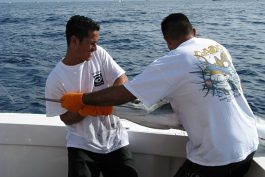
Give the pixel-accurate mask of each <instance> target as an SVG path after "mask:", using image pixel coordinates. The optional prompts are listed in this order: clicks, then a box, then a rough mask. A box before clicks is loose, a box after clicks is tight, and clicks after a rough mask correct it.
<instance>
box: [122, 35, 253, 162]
mask: <svg viewBox="0 0 265 177" xmlns="http://www.w3.org/2000/svg"><path fill="white" fill-rule="evenodd" d="M125 87H126V88H127V89H128V90H129V91H130V92H131V93H132V94H134V95H135V96H136V97H137V98H139V99H140V100H141V101H142V102H143V103H144V104H145V105H146V106H151V105H153V104H155V103H157V102H159V101H160V100H162V99H168V101H170V103H171V105H172V108H173V109H174V112H175V114H176V118H179V121H180V123H181V124H182V125H183V127H184V129H185V130H186V131H187V133H188V136H189V141H188V143H187V146H186V150H187V158H188V159H189V160H191V161H192V162H194V163H197V164H200V165H205V166H220V165H225V164H229V163H232V162H238V161H241V160H243V159H245V158H246V157H247V155H249V154H250V153H251V152H253V151H255V150H256V149H257V146H258V135H257V130H256V126H255V117H254V115H253V113H252V111H251V109H250V107H249V105H248V103H247V101H246V99H245V97H244V95H243V91H242V89H241V85H240V79H239V77H238V75H237V73H236V71H235V68H234V66H233V64H232V59H231V56H230V54H229V53H228V51H227V50H226V49H225V48H224V47H223V46H222V45H220V44H218V43H217V42H215V41H213V40H209V39H202V38H196V37H194V38H192V39H190V40H188V41H186V42H184V43H182V44H181V45H180V46H179V47H178V48H177V49H175V50H172V51H170V52H169V53H168V54H167V55H166V56H164V57H162V58H159V59H157V60H155V61H154V62H153V63H152V64H150V65H149V66H148V67H147V68H146V69H145V70H144V71H143V73H142V74H140V75H138V76H136V77H135V78H134V79H133V80H132V81H130V82H128V83H126V84H125Z"/></svg>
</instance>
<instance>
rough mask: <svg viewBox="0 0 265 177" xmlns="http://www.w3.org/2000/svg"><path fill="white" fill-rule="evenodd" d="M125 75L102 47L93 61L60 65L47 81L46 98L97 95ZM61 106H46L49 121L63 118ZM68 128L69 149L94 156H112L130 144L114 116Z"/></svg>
mask: <svg viewBox="0 0 265 177" xmlns="http://www.w3.org/2000/svg"><path fill="white" fill-rule="evenodd" d="M124 73H125V71H124V70H123V69H122V68H121V67H119V65H118V64H117V63H116V62H115V61H114V60H113V59H112V57H111V56H110V55H109V54H108V53H107V52H106V51H105V50H104V49H103V48H101V47H100V46H97V50H96V51H95V52H93V53H92V56H91V59H90V60H89V61H85V62H83V63H80V64H78V65H74V66H67V65H65V64H63V63H62V61H60V62H59V63H58V64H57V65H56V67H55V68H54V69H53V70H52V72H51V73H50V75H49V76H48V78H47V81H46V88H45V97H47V98H54V99H60V98H61V97H62V96H63V95H64V94H65V93H66V92H84V93H88V92H94V91H98V90H101V89H104V88H107V87H110V86H112V85H113V84H114V82H115V80H116V79H117V78H118V77H120V76H121V75H122V74H124ZM66 111H67V110H66V109H64V108H62V107H61V104H59V103H53V102H46V115H47V116H48V117H51V116H57V115H61V114H64V113H65V112H66ZM66 127H67V137H66V139H67V147H76V148H81V149H85V150H88V151H92V152H95V153H109V152H111V151H114V150H117V149H119V148H121V147H123V146H126V145H128V144H129V141H128V134H127V131H126V130H125V128H124V127H123V126H122V124H121V122H120V120H119V118H118V117H116V116H115V115H110V116H97V117H92V116H87V117H86V118H85V119H83V120H82V121H81V122H78V123H76V124H72V125H66Z"/></svg>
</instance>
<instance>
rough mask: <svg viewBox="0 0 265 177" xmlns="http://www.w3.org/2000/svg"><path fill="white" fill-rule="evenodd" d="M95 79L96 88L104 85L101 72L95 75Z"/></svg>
mask: <svg viewBox="0 0 265 177" xmlns="http://www.w3.org/2000/svg"><path fill="white" fill-rule="evenodd" d="M93 78H94V86H95V87H98V86H100V85H103V84H104V80H103V76H102V74H101V72H100V71H97V72H95V73H93Z"/></svg>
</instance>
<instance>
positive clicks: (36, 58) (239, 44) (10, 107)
mask: <svg viewBox="0 0 265 177" xmlns="http://www.w3.org/2000/svg"><path fill="white" fill-rule="evenodd" d="M264 9H265V1H264V0H252V1H247V0H233V1H231V0H219V1H217V0H215V1H212V0H189V1H186V0H175V1H141V2H140V1H138V2H137V1H135V2H133V1H123V2H122V3H118V2H111V1H108V2H107V1H106V2H102V1H98V2H96V1H95V2H91V1H87V2H25V3H0V68H1V69H0V111H1V112H20V113H45V103H44V101H40V100H37V99H36V97H43V96H44V87H45V81H46V78H47V76H48V74H49V72H50V71H51V70H52V68H53V67H54V66H55V64H56V63H57V62H58V61H59V60H60V59H61V58H62V57H63V56H64V54H65V51H66V40H65V35H64V31H65V24H66V22H67V20H68V19H69V17H70V16H72V15H75V14H80V15H85V16H89V17H91V18H93V19H94V20H96V21H98V22H99V23H100V25H101V33H100V40H99V45H101V46H103V47H104V48H105V49H106V50H107V51H108V52H109V53H110V54H111V55H112V57H113V58H114V59H115V60H116V61H117V63H118V64H119V65H120V66H122V67H123V68H124V69H125V70H126V72H127V75H128V76H129V78H132V77H133V76H135V75H137V74H139V73H141V71H143V69H144V68H145V66H147V65H148V64H149V63H151V62H152V61H153V60H154V59H156V58H158V57H161V56H163V55H164V54H165V53H166V52H167V51H168V49H167V46H166V43H165V42H164V41H163V37H162V34H161V31H160V23H161V21H162V19H163V18H164V17H165V16H167V15H168V14H170V13H174V12H182V13H185V14H186V15H187V16H188V17H189V18H190V20H191V22H192V23H193V25H194V27H195V28H196V29H197V32H198V36H199V37H206V38H211V39H214V40H216V41H218V42H220V43H221V44H223V45H224V46H226V47H227V48H228V49H229V51H230V53H231V55H232V57H233V60H234V65H235V67H236V69H237V71H238V73H239V75H240V77H241V79H242V85H243V89H244V93H245V96H246V98H247V100H248V101H249V104H250V106H251V108H252V110H253V112H254V113H255V114H256V115H258V116H260V117H263V118H265V18H264V17H265V12H264Z"/></svg>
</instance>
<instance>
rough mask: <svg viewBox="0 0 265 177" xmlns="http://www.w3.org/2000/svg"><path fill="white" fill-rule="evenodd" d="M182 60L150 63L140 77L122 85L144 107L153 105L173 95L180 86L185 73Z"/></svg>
mask: <svg viewBox="0 0 265 177" xmlns="http://www.w3.org/2000/svg"><path fill="white" fill-rule="evenodd" d="M183 61H184V59H183V58H176V57H170V56H169V57H163V58H160V59H158V60H156V61H154V62H153V63H151V64H150V65H149V66H148V67H147V68H146V69H145V70H144V71H143V73H141V74H140V75H138V76H136V77H135V78H134V79H133V80H132V81H130V82H128V83H126V84H124V86H125V87H126V89H128V90H129V91H130V92H131V93H132V94H133V95H134V96H135V97H137V98H138V99H139V100H141V101H142V102H143V103H144V104H145V106H147V107H150V106H152V105H153V104H155V103H158V102H159V101H161V100H163V99H165V98H167V99H168V96H169V95H171V94H172V93H173V94H174V93H175V92H176V90H177V89H178V87H179V86H180V85H181V84H182V79H183V77H185V74H186V73H187V65H186V63H185V62H183Z"/></svg>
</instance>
